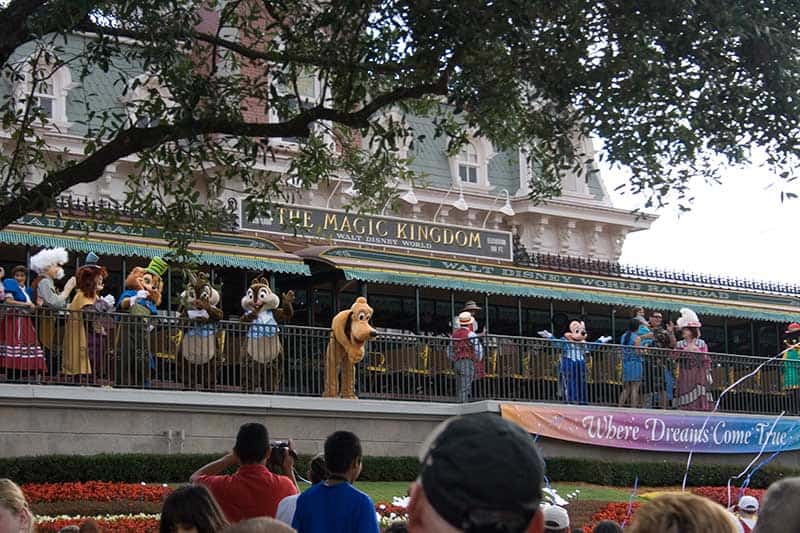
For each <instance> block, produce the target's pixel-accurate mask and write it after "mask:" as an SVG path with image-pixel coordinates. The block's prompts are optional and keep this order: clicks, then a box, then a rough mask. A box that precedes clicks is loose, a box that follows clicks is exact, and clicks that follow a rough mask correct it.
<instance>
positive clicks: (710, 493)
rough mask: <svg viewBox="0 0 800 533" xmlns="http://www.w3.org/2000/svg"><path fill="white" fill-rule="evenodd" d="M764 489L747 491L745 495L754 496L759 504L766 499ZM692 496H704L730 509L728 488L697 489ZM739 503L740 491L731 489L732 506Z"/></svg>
mask: <svg viewBox="0 0 800 533" xmlns="http://www.w3.org/2000/svg"><path fill="white" fill-rule="evenodd" d="M765 492H766V490H764V489H749V488H748V489H745V490H744V495H746V496H753V497H755V499H757V500H758V501H759V502H760V501H761V499H762V498H763V497H764V493H765ZM692 494H697V495H698V496H703V497H704V498H708V499H709V500H711V501H714V502H717V503H718V504H720V505H721V506H723V507H728V505H729V504H728V487H695V488H693V489H692ZM738 501H739V489H738V488H737V487H731V492H730V505H731V506H734V505H736V503H737V502H738Z"/></svg>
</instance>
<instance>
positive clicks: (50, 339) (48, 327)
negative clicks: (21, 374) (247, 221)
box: [31, 248, 75, 375]
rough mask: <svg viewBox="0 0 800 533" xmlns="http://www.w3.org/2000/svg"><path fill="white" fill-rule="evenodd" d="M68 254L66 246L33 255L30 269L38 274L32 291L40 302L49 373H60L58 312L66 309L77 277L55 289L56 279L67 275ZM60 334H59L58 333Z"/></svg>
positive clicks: (39, 323)
mask: <svg viewBox="0 0 800 533" xmlns="http://www.w3.org/2000/svg"><path fill="white" fill-rule="evenodd" d="M67 261H69V255H68V254H67V251H66V250H65V249H64V248H48V249H44V250H42V251H40V252H38V253H37V254H35V255H33V256H32V257H31V270H33V271H34V272H36V273H37V274H38V277H37V278H36V279H35V280H33V282H31V289H32V293H33V294H34V296H35V297H36V298H35V299H37V300H38V302H39V303H40V304H41V306H40V308H39V312H38V313H37V314H38V317H39V319H38V321H37V324H36V329H37V331H38V333H39V342H41V343H42V348H44V351H45V355H46V356H47V359H48V363H49V370H50V374H53V375H55V374H57V373H58V371H59V368H60V366H61V364H60V362H59V359H60V353H59V352H60V338H55V339H54V337H56V332H57V331H58V329H59V328H57V327H56V324H57V320H58V312H59V311H61V310H62V309H66V308H67V299H68V298H69V295H70V293H71V292H72V290H73V289H74V288H75V277H71V278H69V280H67V283H66V284H64V290H63V291H59V290H58V289H56V285H55V281H56V280H60V279H63V278H64V269H63V268H62V265H64V264H65V263H66V262H67ZM58 337H60V335H58Z"/></svg>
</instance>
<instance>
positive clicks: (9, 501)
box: [0, 478, 33, 532]
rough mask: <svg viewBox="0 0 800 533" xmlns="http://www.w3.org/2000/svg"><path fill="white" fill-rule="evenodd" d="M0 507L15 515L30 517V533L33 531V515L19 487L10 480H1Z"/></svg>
mask: <svg viewBox="0 0 800 533" xmlns="http://www.w3.org/2000/svg"><path fill="white" fill-rule="evenodd" d="M0 506H2V507H5V508H6V509H8V510H9V511H10V512H12V513H14V514H20V513H25V514H26V515H27V517H28V531H29V532H32V531H33V513H31V510H30V508H29V507H28V501H27V500H26V499H25V494H23V493H22V489H21V488H19V485H17V484H16V483H14V482H13V481H11V480H10V479H5V478H3V479H0Z"/></svg>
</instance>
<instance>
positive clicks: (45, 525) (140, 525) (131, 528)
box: [36, 518, 158, 533]
mask: <svg viewBox="0 0 800 533" xmlns="http://www.w3.org/2000/svg"><path fill="white" fill-rule="evenodd" d="M84 521H85V519H83V518H67V519H64V520H53V521H51V522H41V523H38V524H36V531H37V532H38V533H58V531H59V530H60V529H61V528H63V527H66V526H80V525H81V524H82V523H83V522H84ZM95 523H96V524H97V525H98V526H99V527H100V530H101V531H103V532H104V533H157V532H158V520H156V519H155V518H120V519H117V520H95Z"/></svg>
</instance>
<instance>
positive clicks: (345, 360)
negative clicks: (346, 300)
mask: <svg viewBox="0 0 800 533" xmlns="http://www.w3.org/2000/svg"><path fill="white" fill-rule="evenodd" d="M371 319H372V308H371V307H370V306H369V305H368V304H367V299H366V298H364V297H363V296H359V297H358V298H356V301H355V302H354V303H353V305H352V307H350V309H345V310H344V311H341V312H339V313H338V314H337V315H336V316H335V317H333V321H332V322H331V336H330V339H329V340H328V348H327V349H326V350H325V391H324V392H323V393H322V396H323V397H326V398H335V397H337V396H339V395H341V397H342V398H350V399H357V398H356V393H355V375H356V369H355V365H356V363H359V362H360V361H361V360H362V359H363V358H364V345H365V344H366V342H367V341H368V340H369V339H372V338H374V337H375V336H376V335H377V332H376V331H375V330H374V329H373V328H372V326H371V325H370V323H369V321H370V320H371ZM339 369H341V371H342V381H341V391H340V388H339Z"/></svg>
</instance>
